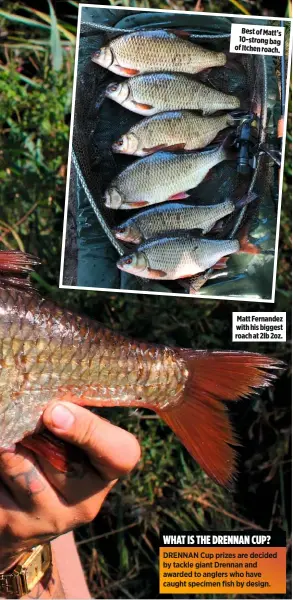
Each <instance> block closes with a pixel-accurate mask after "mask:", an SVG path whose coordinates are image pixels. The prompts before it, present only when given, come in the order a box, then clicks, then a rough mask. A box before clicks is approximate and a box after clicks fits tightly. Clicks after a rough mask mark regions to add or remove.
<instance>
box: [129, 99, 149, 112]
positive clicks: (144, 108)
mask: <svg viewBox="0 0 293 600" xmlns="http://www.w3.org/2000/svg"><path fill="white" fill-rule="evenodd" d="M132 102H133V104H134V105H135V106H136V107H137V108H140V110H151V109H152V108H154V107H153V106H152V105H151V104H142V103H141V102H136V101H135V100H132Z"/></svg>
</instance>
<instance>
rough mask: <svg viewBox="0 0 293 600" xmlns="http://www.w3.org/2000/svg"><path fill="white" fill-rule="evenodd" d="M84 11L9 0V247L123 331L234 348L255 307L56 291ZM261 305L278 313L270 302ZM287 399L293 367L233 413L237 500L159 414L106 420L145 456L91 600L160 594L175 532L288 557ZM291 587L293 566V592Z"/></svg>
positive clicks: (224, 7) (223, 6)
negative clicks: (258, 540)
mask: <svg viewBox="0 0 293 600" xmlns="http://www.w3.org/2000/svg"><path fill="white" fill-rule="evenodd" d="M89 3H90V2H89ZM78 4H79V3H78V2H74V1H67V2H55V3H54V4H53V3H51V2H49V1H48V2H47V0H44V1H39V2H37V1H36V2H33V1H29V2H26V3H23V2H9V1H8V2H3V1H2V2H1V0H0V36H1V50H0V94H1V116H0V136H1V150H0V181H1V187H0V190H1V200H0V247H1V248H3V247H5V248H19V249H21V250H24V249H25V250H26V251H28V252H31V253H34V254H37V255H38V256H39V257H40V258H41V259H42V266H41V268H40V269H39V271H38V274H36V275H35V276H34V277H35V283H36V286H37V287H38V288H39V290H40V292H41V293H43V294H46V295H47V296H51V297H52V298H53V299H54V300H56V301H58V302H59V303H60V304H62V305H64V306H68V307H70V308H72V309H76V310H78V311H79V312H82V313H86V314H88V315H89V316H91V317H94V318H97V319H99V320H100V321H101V322H103V323H104V324H106V325H108V326H110V327H112V328H113V329H116V330H117V331H123V332H126V333H127V334H128V335H133V336H135V337H137V338H141V339H144V340H149V341H152V342H160V343H166V344H175V345H181V346H186V347H194V348H210V349H219V348H226V349H235V344H234V345H232V342H231V319H232V315H231V313H232V311H237V310H255V309H256V305H254V304H247V303H245V306H244V305H243V304H241V303H237V302H220V301H217V300H213V301H211V300H209V301H208V300H194V299H192V298H186V299H184V298H165V297H159V296H157V297H155V296H147V295H133V294H112V293H107V292H104V293H101V292H99V293H93V292H84V291H82V292H81V291H72V290H59V288H58V274H59V266H60V251H61V240H62V226H63V206H64V193H65V184H66V168H67V151H68V139H69V127H70V112H71V98H72V77H73V65H74V49H75V34H76V23H77V8H78ZM92 4H94V2H92ZM100 4H105V5H108V4H109V3H108V2H100ZM110 4H112V5H122V6H124V7H125V6H132V7H135V6H139V7H150V8H166V9H180V10H181V9H182V10H198V11H203V10H204V11H209V12H225V11H226V12H229V13H235V14H236V13H242V14H256V15H260V14H267V15H274V16H280V17H281V16H292V12H291V5H290V3H288V2H287V1H285V2H281V1H280V2H278V4H277V5H276V3H275V2H269V1H267V0H264V1H261V0H260V1H258V0H256V1H253V0H249V1H248V0H247V1H245V0H241V1H238V0H230V1H225V0H221V1H218V2H214V1H210V0H199V1H195V0H190V1H189V0H186V1H185V2H184V1H183V0H167V1H166V2H163V1H160V0H157V1H156V0H154V1H148V0H142V1H137V2H135V1H134V0H129V1H128V0H123V1H122V2H117V1H116V0H111V2H110ZM290 123H291V106H290V108H289V124H290ZM289 131H290V132H291V127H289ZM291 155H292V137H291V134H290V133H289V132H288V134H287V158H286V163H285V173H284V185H283V204H282V219H281V232H280V250H279V259H278V275H277V291H276V303H275V307H274V308H275V310H284V311H288V313H287V320H288V321H290V318H291V312H290V311H291V308H290V307H291V252H290V251H291V239H290V236H291V215H290V210H291V199H290V192H291V176H292V169H291V160H290V157H291ZM257 306H258V309H259V310H271V309H272V306H271V305H269V304H258V305H257ZM289 331H290V323H288V332H289ZM256 346H258V347H256ZM237 349H243V350H252V351H256V350H258V351H263V352H267V353H268V354H269V353H272V354H274V355H276V356H279V357H281V358H282V359H284V360H286V361H287V363H288V364H289V365H290V364H291V341H288V342H287V343H282V344H281V343H279V344H271V343H267V344H257V345H256V344H248V343H246V344H237ZM290 394H291V392H290V373H289V370H288V371H287V372H286V374H284V376H283V377H282V378H281V380H280V381H278V383H277V385H276V387H275V389H274V390H269V391H267V392H265V393H263V394H262V395H261V397H257V396H255V397H254V398H253V399H252V401H250V402H249V403H247V402H242V403H239V404H238V405H236V406H235V407H234V409H233V415H232V417H233V420H235V423H237V430H238V431H239V433H240V435H241V437H242V441H243V446H242V448H240V458H239V472H240V475H239V478H238V482H237V485H236V487H235V490H234V493H232V494H231V493H228V492H227V491H225V490H223V489H221V488H219V487H218V486H217V485H216V484H214V483H213V482H211V481H210V480H209V479H208V477H207V476H206V475H205V474H204V473H203V472H202V471H201V470H200V469H199V468H198V467H197V465H196V464H195V463H194V462H193V460H192V459H191V458H190V456H189V455H188V454H187V452H185V450H184V449H183V448H182V446H181V445H180V443H179V442H178V441H177V440H176V439H175V437H174V435H173V434H172V433H171V432H170V431H169V430H168V429H167V428H166V427H165V426H164V425H163V423H162V422H161V421H160V420H158V419H157V418H156V416H155V415H153V414H150V413H148V412H147V411H133V410H125V409H124V410H119V409H115V410H110V411H105V410H104V411H103V413H104V414H105V415H106V416H108V417H109V418H110V419H111V420H112V421H114V422H115V423H117V424H119V425H121V426H122V427H123V426H124V427H127V428H128V429H129V430H131V431H132V432H133V433H134V434H135V435H137V437H138V438H139V440H140V443H141V445H142V460H141V462H140V464H139V466H138V468H137V469H136V470H135V472H134V473H133V474H132V475H131V476H130V477H129V478H127V479H125V480H123V481H121V482H120V483H119V484H118V485H117V486H116V488H115V490H114V491H113V492H112V494H111V496H110V497H109V498H108V500H107V501H106V502H105V504H104V506H103V509H102V511H101V512H100V514H99V515H98V517H97V518H96V520H95V521H94V522H93V523H92V524H90V525H88V526H86V527H84V528H80V529H79V530H78V531H77V532H76V540H77V543H78V547H79V551H80V555H81V558H82V561H83V565H84V569H85V572H86V576H87V579H88V583H89V586H90V590H91V593H92V595H93V597H99V598H157V597H159V596H158V560H157V552H158V535H159V530H160V528H162V527H167V528H170V529H171V530H173V531H174V532H175V531H181V530H184V529H189V530H191V529H195V530H204V529H218V530H221V529H232V530H233V529H235V530H239V529H245V528H254V529H256V530H261V529H271V528H272V527H274V526H276V527H281V528H283V529H285V530H286V532H287V539H288V551H289V552H290V547H291V537H290V531H291V522H290V518H291V496H290V489H291V464H290V421H291V417H290V409H291V395H290ZM101 412H102V411H101ZM290 580H291V577H290V573H289V571H288V592H287V596H288V597H291V587H290ZM191 597H197V596H191ZM217 597H218V596H217ZM231 597H236V596H231ZM251 597H254V596H251Z"/></svg>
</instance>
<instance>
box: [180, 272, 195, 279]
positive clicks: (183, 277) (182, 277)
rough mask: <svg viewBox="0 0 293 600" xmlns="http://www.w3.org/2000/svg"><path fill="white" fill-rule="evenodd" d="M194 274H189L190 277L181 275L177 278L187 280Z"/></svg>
mask: <svg viewBox="0 0 293 600" xmlns="http://www.w3.org/2000/svg"><path fill="white" fill-rule="evenodd" d="M193 276H194V273H190V275H182V276H181V277H178V279H188V278H189V277H193Z"/></svg>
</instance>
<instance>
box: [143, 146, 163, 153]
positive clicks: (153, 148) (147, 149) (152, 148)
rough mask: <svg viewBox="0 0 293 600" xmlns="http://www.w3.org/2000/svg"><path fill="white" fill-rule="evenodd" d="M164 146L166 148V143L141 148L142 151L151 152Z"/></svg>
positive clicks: (157, 150)
mask: <svg viewBox="0 0 293 600" xmlns="http://www.w3.org/2000/svg"><path fill="white" fill-rule="evenodd" d="M165 148H167V146H166V144H159V145H158V146H152V147H151V148H143V151H144V152H148V153H149V154H151V153H152V152H159V151H160V150H163V149H165Z"/></svg>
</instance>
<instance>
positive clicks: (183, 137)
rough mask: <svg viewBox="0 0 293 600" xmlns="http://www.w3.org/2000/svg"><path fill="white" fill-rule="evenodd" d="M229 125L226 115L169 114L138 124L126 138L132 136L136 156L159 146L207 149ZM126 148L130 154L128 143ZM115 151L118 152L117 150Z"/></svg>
mask: <svg viewBox="0 0 293 600" xmlns="http://www.w3.org/2000/svg"><path fill="white" fill-rule="evenodd" d="M232 122H233V118H232V117H230V116H229V115H223V116H219V117H201V116H199V115H197V114H196V113H192V112H190V111H173V112H172V111H171V112H166V113H159V114H158V115H155V116H153V117H151V118H149V119H145V120H143V121H141V122H140V123H138V125H135V126H134V127H132V128H131V129H130V131H129V134H130V135H131V134H132V135H133V136H135V139H136V144H137V147H136V153H139V152H141V153H143V152H144V151H146V150H148V149H152V148H156V147H159V146H160V145H161V144H166V146H172V145H174V144H185V150H192V149H196V148H203V147H204V146H206V145H208V144H209V143H210V142H212V141H213V140H214V138H215V137H216V135H217V134H218V132H219V131H220V130H222V129H224V128H225V127H227V125H228V124H231V123H232ZM125 138H126V139H127V134H126V136H125ZM134 144H135V142H134V143H133V145H134ZM129 147H130V150H131V141H130V142H129ZM115 150H116V151H119V147H118V149H117V148H115ZM121 151H122V152H123V149H122V150H121ZM126 151H127V150H126ZM129 153H131V152H129ZM134 153H135V152H134Z"/></svg>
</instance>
